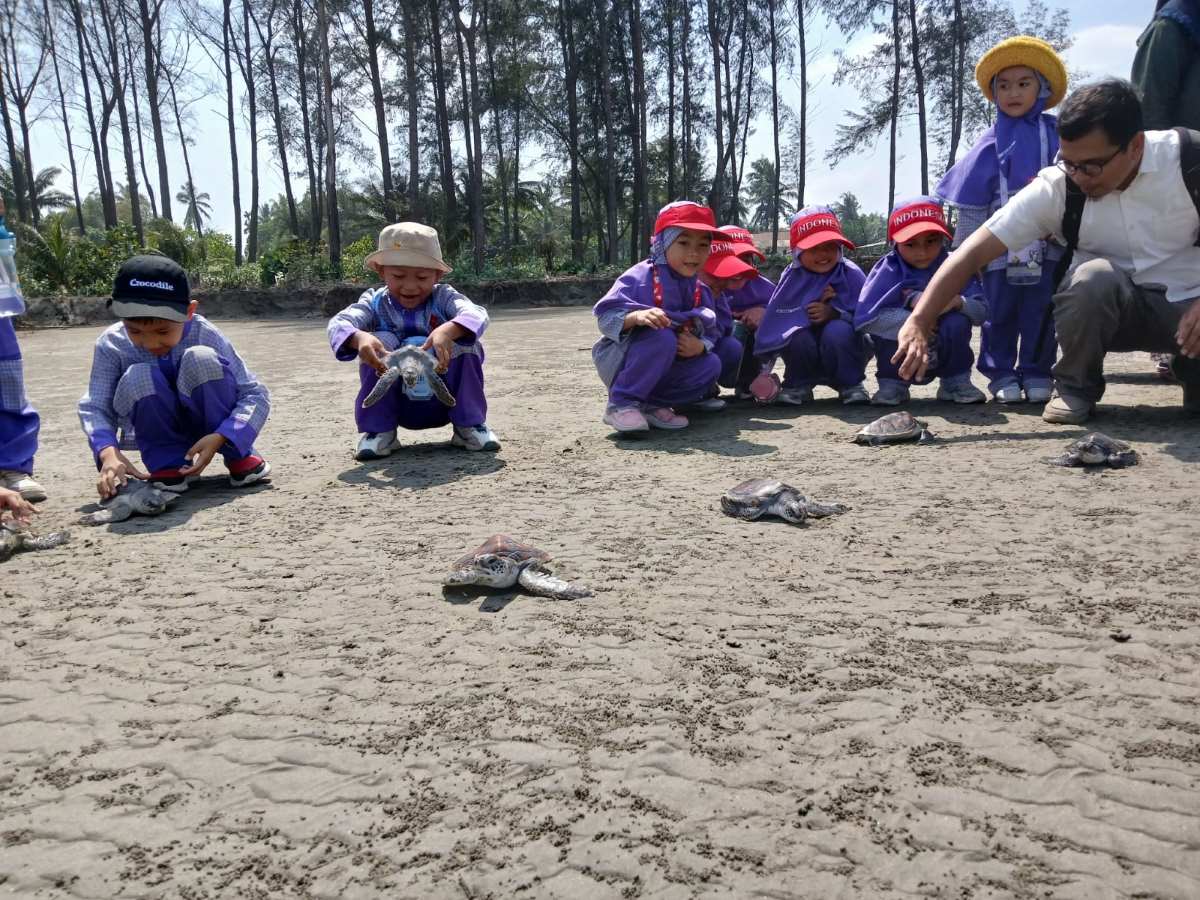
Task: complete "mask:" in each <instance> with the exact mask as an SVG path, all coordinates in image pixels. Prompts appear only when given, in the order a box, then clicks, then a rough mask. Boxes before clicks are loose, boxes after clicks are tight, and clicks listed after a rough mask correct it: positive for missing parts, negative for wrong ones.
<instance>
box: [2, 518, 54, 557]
mask: <svg viewBox="0 0 1200 900" xmlns="http://www.w3.org/2000/svg"><path fill="white" fill-rule="evenodd" d="M70 539H71V532H69V531H52V532H51V533H50V534H44V535H41V536H40V537H39V536H38V535H36V534H34V533H33V532H32V531H30V530H29V529H28V528H26V527H25V526H24V525H20V524H18V523H16V522H4V523H3V524H0V562H4V561H5V560H7V559H8V558H9V557H10V556H12V555H13V554H14V553H20V552H21V551H22V550H50V549H52V548H54V547H58V546H60V545H62V544H65V543H66V542H67V541H69V540H70Z"/></svg>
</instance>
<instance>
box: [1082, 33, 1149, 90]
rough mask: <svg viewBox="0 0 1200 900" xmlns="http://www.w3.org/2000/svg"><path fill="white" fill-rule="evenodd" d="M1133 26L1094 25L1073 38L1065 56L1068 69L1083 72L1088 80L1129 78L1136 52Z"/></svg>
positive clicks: (1136, 37) (1136, 35)
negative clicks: (1111, 76)
mask: <svg viewBox="0 0 1200 900" xmlns="http://www.w3.org/2000/svg"><path fill="white" fill-rule="evenodd" d="M1141 33H1142V29H1141V28H1140V27H1138V26H1136V25H1095V26H1093V27H1091V28H1084V29H1083V30H1082V31H1078V32H1076V34H1075V43H1074V44H1073V45H1072V46H1071V49H1070V50H1068V51H1067V52H1066V54H1065V56H1066V63H1067V66H1068V67H1070V68H1071V69H1072V70H1074V71H1078V72H1086V73H1087V75H1088V77H1089V79H1091V78H1101V77H1103V76H1106V75H1115V76H1116V77H1118V78H1128V77H1129V70H1130V69H1131V68H1132V66H1133V54H1134V53H1135V52H1136V51H1137V39H1138V35H1139V34H1141Z"/></svg>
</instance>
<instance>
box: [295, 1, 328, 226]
mask: <svg viewBox="0 0 1200 900" xmlns="http://www.w3.org/2000/svg"><path fill="white" fill-rule="evenodd" d="M292 43H293V45H294V46H295V48H296V83H297V85H298V86H299V88H300V122H301V125H302V128H303V131H304V162H305V165H306V167H307V169H308V223H309V224H308V228H309V240H310V241H312V242H313V243H316V242H317V241H319V240H320V239H321V200H320V197H321V188H320V187H319V185H320V182H319V181H318V180H317V166H316V162H315V160H314V154H313V140H312V128H311V127H310V124H309V123H310V118H309V110H310V109H311V106H310V104H309V98H308V40H307V38H306V37H305V32H304V0H293V3H292Z"/></svg>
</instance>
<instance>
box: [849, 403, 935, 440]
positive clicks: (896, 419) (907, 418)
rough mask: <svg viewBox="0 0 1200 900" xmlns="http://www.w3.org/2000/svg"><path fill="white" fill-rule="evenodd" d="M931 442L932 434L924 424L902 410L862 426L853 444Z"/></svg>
mask: <svg viewBox="0 0 1200 900" xmlns="http://www.w3.org/2000/svg"><path fill="white" fill-rule="evenodd" d="M932 440H933V433H932V432H931V431H930V430H929V429H928V428H927V427H926V425H925V423H924V422H922V421H921V420H920V419H915V418H913V416H912V414H911V413H907V412H904V411H903V410H901V411H900V412H894V413H888V414H887V415H886V416H880V417H879V418H878V419H876V420H875V421H874V422H871V423H870V424H869V425H864V426H863V427H862V428H860V429H859V430H858V432H857V433H856V434H855V435H854V443H856V444H869V445H870V446H872V447H877V446H879V445H880V444H900V443H903V442H905V441H918V442H919V443H922V444H924V443H928V442H929V441H932Z"/></svg>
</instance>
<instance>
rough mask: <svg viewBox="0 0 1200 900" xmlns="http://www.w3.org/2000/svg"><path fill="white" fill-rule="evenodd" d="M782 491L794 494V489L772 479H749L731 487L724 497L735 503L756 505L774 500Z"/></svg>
mask: <svg viewBox="0 0 1200 900" xmlns="http://www.w3.org/2000/svg"><path fill="white" fill-rule="evenodd" d="M784 491H791V492H793V493H795V492H796V489H795V488H794V487H791V486H790V485H786V484H784V483H783V482H782V481H776V480H775V479H774V478H751V479H750V480H749V481H743V482H742V483H741V484H739V485H735V486H734V487H731V488H730V489H729V491H728V492H727V493H726V495H725V496H727V497H728V498H729V499H730V500H733V501H735V502H737V503H755V504H758V503H767V502H769V501H771V500H774V499H775V498H776V497H778V496H779V495H780V494H782V493H783V492H784Z"/></svg>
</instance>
